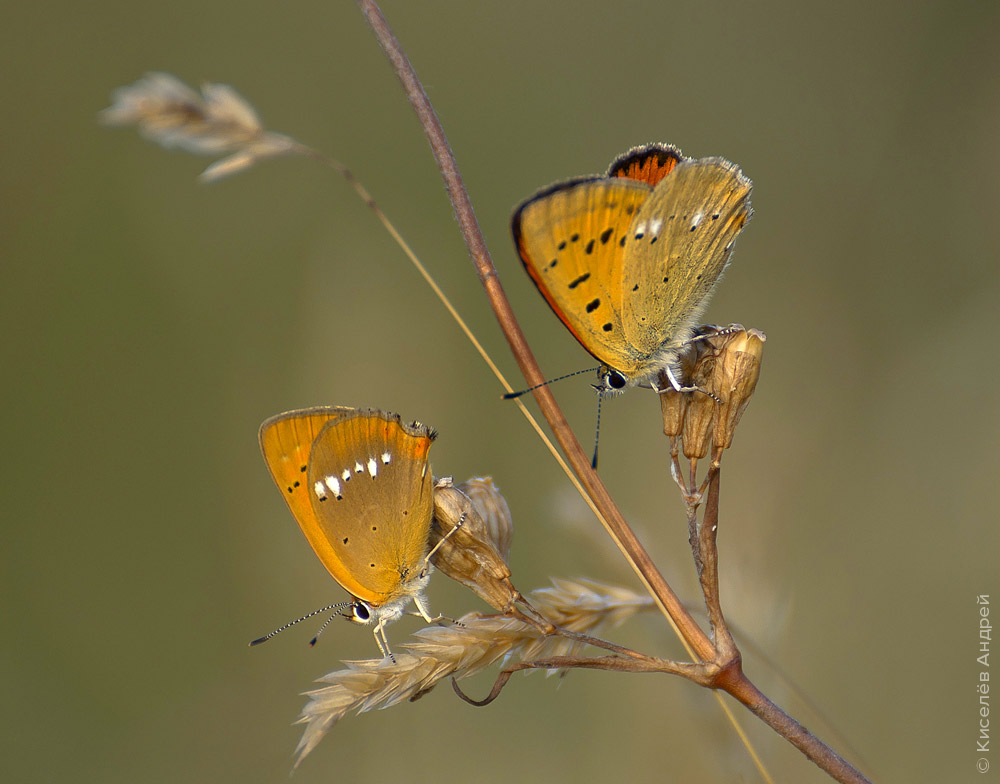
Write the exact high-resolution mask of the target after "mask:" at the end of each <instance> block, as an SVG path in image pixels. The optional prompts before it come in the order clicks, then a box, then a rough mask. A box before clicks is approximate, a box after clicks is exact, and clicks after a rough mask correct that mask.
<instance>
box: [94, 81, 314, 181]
mask: <svg viewBox="0 0 1000 784" xmlns="http://www.w3.org/2000/svg"><path fill="white" fill-rule="evenodd" d="M112 99H113V103H112V105H111V106H109V107H108V108H107V109H105V110H104V111H102V112H101V113H100V118H101V122H103V123H104V124H105V125H114V126H125V125H135V126H137V127H138V129H139V132H140V133H141V134H142V135H143V136H144V137H145V138H147V139H149V140H150V141H152V142H155V143H157V144H159V145H162V146H163V147H167V148H174V149H179V150H184V151H185V152H189V153H194V154H196V155H225V154H227V153H228V154H229V157H227V158H223V159H222V160H219V161H216V162H215V163H213V164H212V165H211V166H209V167H208V168H207V169H205V171H204V172H202V173H201V176H200V179H201V180H202V181H203V182H209V181H214V180H218V179H221V178H222V177H227V176H229V175H230V174H235V173H236V172H238V171H242V170H243V169H246V168H248V167H250V166H252V165H253V164H254V163H256V162H257V161H261V160H264V159H265V158H274V157H277V156H280V155H290V154H304V155H308V154H311V152H312V151H311V150H309V148H307V147H305V146H304V145H301V144H299V143H298V142H297V141H295V140H294V139H292V138H290V137H288V136H285V135H283V134H280V133H273V132H271V131H266V130H264V127H263V126H262V125H261V122H260V118H259V117H258V116H257V112H256V111H255V110H254V108H253V107H252V106H251V105H250V104H249V103H248V102H247V101H246V99H245V98H243V97H242V96H241V95H240V94H239V93H237V92H236V90H234V89H233V88H232V87H230V86H229V85H227V84H205V85H203V86H202V88H201V94H199V93H198V92H197V91H196V90H194V89H192V88H191V87H188V85H186V84H184V82H182V81H181V80H180V79H178V78H177V77H176V76H173V75H171V74H168V73H162V72H153V73H148V74H146V75H145V76H144V77H143V78H142V79H140V80H139V81H137V82H136V83H135V84H130V85H128V86H127V87H119V88H118V89H117V90H115V91H114V93H113V94H112Z"/></svg>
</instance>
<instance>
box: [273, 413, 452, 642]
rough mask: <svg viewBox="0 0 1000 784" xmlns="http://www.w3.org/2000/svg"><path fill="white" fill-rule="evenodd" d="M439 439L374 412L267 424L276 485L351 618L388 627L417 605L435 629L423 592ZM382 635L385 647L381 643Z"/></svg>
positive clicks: (292, 417)
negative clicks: (346, 599)
mask: <svg viewBox="0 0 1000 784" xmlns="http://www.w3.org/2000/svg"><path fill="white" fill-rule="evenodd" d="M434 437H435V434H434V432H433V431H432V430H430V429H429V428H427V427H425V426H424V425H421V424H419V423H416V422H414V423H412V424H406V423H404V422H403V421H402V420H401V419H400V418H399V416H397V415H394V414H387V413H384V412H381V411H375V410H357V409H351V408H343V407H323V408H311V409H303V410H298V411H290V412H287V413H285V414H280V415H278V416H276V417H272V418H271V419H269V420H267V421H266V422H264V424H263V425H262V426H261V429H260V444H261V450H262V452H263V454H264V460H265V462H266V463H267V466H268V469H269V471H270V472H271V476H272V478H273V479H274V482H275V484H276V485H277V486H278V488H279V490H281V492H282V495H283V496H284V498H285V501H286V503H287V504H288V507H289V509H290V510H291V512H292V514H293V515H294V517H295V520H296V522H298V524H299V527H300V528H301V529H302V533H303V534H305V537H306V539H307V540H308V541H309V544H310V545H311V546H312V548H313V550H314V552H315V553H316V555H317V556H318V557H319V559H320V561H321V562H322V563H323V565H324V566H325V567H326V569H327V571H329V572H330V574H331V575H332V576H333V578H334V579H335V580H337V582H339V583H340V584H341V586H343V587H344V589H345V590H347V591H348V593H350V594H351V596H352V601H351V602H350V603H349V606H350V609H351V613H350V615H348V616H347V617H348V618H350V619H351V620H353V621H355V622H358V623H362V624H366V625H368V624H374V625H375V638H376V641H378V643H379V646H380V648H382V649H383V652H386V651H387V650H388V647H387V646H383V643H384V642H385V637H384V627H385V625H386V624H388V623H390V622H392V621H394V620H396V619H397V618H399V617H400V616H401V615H402V614H403V613H404V611H405V610H406V607H407V606H408V605H409V603H410V602H411V601H413V602H414V603H415V604H416V606H417V609H418V610H419V611H420V613H421V615H423V616H424V617H425V619H427V620H430V616H429V614H428V613H427V610H426V608H425V606H424V603H423V598H422V594H423V590H424V588H425V587H426V585H427V582H428V580H429V577H430V566H429V564H428V562H427V553H428V549H429V536H430V526H431V517H432V514H433V497H432V492H433V489H432V488H433V485H432V482H433V480H432V477H431V470H430V464H429V463H428V460H427V452H428V449H429V448H430V445H431V442H432V441H433V439H434ZM380 634H381V639H380Z"/></svg>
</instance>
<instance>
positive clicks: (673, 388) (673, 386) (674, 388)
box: [649, 365, 703, 395]
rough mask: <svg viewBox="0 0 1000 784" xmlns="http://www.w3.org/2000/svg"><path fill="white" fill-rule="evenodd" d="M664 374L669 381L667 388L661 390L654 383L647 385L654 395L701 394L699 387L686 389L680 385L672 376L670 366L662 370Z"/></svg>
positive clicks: (675, 377)
mask: <svg viewBox="0 0 1000 784" xmlns="http://www.w3.org/2000/svg"><path fill="white" fill-rule="evenodd" d="M664 372H665V373H666V374H667V379H668V380H669V381H670V385H669V386H666V387H663V389H660V387H658V386H656V382H655V381H650V382H649V385H650V386H651V387H652V388H653V391H654V392H655V393H656V394H658V395H662V394H663V393H664V392H701V391H703V390H702V388H701V387H686V386H684V385H683V384H681V382H680V381H678V380H677V376H675V375H674V371H673V369H672V368H671V367H670V365H667V366H666V367H665V368H664Z"/></svg>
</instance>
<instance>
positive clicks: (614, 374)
mask: <svg viewBox="0 0 1000 784" xmlns="http://www.w3.org/2000/svg"><path fill="white" fill-rule="evenodd" d="M597 377H598V380H599V383H597V384H592V385H591V386H593V387H594V389H595V390H597V393H598V394H599V395H601V396H602V397H611V396H613V395H619V394H621V393H622V392H624V391H625V390H626V389H627V388H628V387H629V386H631V383H630V381H629V379H628V378H626V377H625V374H624V373H622V372H621V371H619V370H615V369H614V368H612V367H608V366H607V365H601V367H599V368H598V369H597Z"/></svg>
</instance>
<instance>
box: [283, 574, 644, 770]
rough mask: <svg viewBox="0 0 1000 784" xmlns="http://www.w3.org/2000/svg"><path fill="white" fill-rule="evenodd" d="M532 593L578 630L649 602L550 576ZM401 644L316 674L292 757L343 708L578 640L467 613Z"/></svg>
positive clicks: (559, 649)
mask: <svg viewBox="0 0 1000 784" xmlns="http://www.w3.org/2000/svg"><path fill="white" fill-rule="evenodd" d="M531 601H532V603H533V604H534V606H535V607H536V608H537V609H538V610H539V612H541V613H542V614H543V615H544V616H545V617H547V618H548V619H549V620H550V621H552V622H553V623H557V624H558V625H559V626H561V627H562V628H565V629H568V630H571V631H573V632H578V633H583V634H593V633H596V632H600V631H602V630H604V629H608V628H611V627H615V626H619V625H620V624H622V623H624V622H625V621H627V620H628V619H629V618H631V617H632V616H633V615H635V613H637V612H639V611H641V610H646V609H649V608H652V607H653V601H652V599H650V597H649V596H646V595H642V594H637V593H635V592H633V591H630V590H628V589H627V588H621V587H616V586H609V585H602V584H601V583H597V582H592V581H589V580H553V585H552V587H551V588H543V589H540V590H538V591H535V592H533V593H532V594H531ZM402 647H403V648H405V649H406V650H407V653H403V654H397V655H396V660H395V661H391V660H390V659H388V658H385V659H366V660H364V661H353V662H345V663H344V664H345V667H344V669H341V670H337V671H335V672H331V673H328V674H327V675H324V676H323V677H321V678H319V679H318V680H319V681H320V682H321V683H326V684H328V685H326V686H323V687H322V688H319V689H316V690H314V691H311V692H307V695H308V697H309V701H308V702H307V703H306V706H305V707H304V708H303V710H302V717H301V718H300V719H299V723H303V724H305V725H306V729H305V732H304V733H303V734H302V739H301V740H300V741H299V745H298V747H297V749H296V751H297V753H298V762H301V761H302V759H303V758H304V757H305V756H306V755H307V754H308V753H309V752H310V751H312V749H313V748H315V746H316V744H317V743H319V741H320V739H321V738H322V737H323V735H325V734H326V732H327V731H328V730H329V729H330V728H332V727H333V726H334V725H335V724H336V723H337V722H338V721H340V719H342V718H343V717H344V716H346V715H347V714H348V713H351V712H355V713H364V712H366V711H369V710H372V709H373V708H388V707H391V706H393V705H397V704H399V703H401V702H405V701H407V700H413V699H416V698H418V697H420V696H422V695H423V694H425V693H426V692H428V691H429V690H430V689H432V688H433V687H434V686H435V685H437V683H438V682H440V681H441V680H442V679H443V678H447V677H455V678H457V679H461V678H468V677H470V676H472V675H475V674H477V673H480V672H482V671H483V670H485V669H486V668H488V667H490V666H491V665H493V664H495V663H496V662H499V661H503V662H506V661H508V660H510V659H512V658H514V659H516V660H518V661H533V660H539V659H546V658H550V657H552V656H573V655H579V653H580V652H581V650H582V648H583V647H584V645H583V643H581V642H580V641H578V640H573V639H567V638H566V637H563V636H560V635H559V634H558V633H557V634H550V635H546V634H544V633H542V632H541V631H539V630H538V629H537V628H536V627H535V626H533V625H531V624H529V623H525V622H524V621H521V620H519V619H517V618H511V617H509V616H505V615H487V616H483V615H480V614H478V613H470V614H468V615H465V616H463V617H462V618H460V619H459V623H458V624H452V625H448V626H428V627H426V628H424V629H420V630H419V631H417V632H416V633H415V634H414V640H413V641H411V642H409V643H405V644H403V646H402ZM550 672H554V670H550ZM298 762H297V763H296V764H298Z"/></svg>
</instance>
